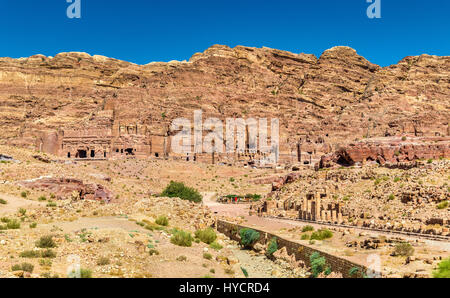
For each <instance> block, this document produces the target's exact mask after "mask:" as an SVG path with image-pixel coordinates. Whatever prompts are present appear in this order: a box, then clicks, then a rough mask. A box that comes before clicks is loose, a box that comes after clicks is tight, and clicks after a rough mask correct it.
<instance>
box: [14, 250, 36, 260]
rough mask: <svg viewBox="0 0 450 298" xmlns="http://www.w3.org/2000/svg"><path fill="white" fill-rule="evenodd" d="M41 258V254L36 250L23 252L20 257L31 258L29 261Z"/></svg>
mask: <svg viewBox="0 0 450 298" xmlns="http://www.w3.org/2000/svg"><path fill="white" fill-rule="evenodd" d="M40 256H41V252H39V251H36V250H26V251H23V252H21V253H20V254H19V257H21V258H29V259H32V258H39V257H40Z"/></svg>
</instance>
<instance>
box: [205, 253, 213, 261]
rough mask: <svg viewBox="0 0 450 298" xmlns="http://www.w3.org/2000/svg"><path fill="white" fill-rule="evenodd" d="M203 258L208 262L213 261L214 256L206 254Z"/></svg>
mask: <svg viewBox="0 0 450 298" xmlns="http://www.w3.org/2000/svg"><path fill="white" fill-rule="evenodd" d="M203 258H204V259H206V260H211V259H212V254H210V253H207V252H205V253H204V254H203Z"/></svg>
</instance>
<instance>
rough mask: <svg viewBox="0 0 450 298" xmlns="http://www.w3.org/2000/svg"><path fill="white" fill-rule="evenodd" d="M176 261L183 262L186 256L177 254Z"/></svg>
mask: <svg viewBox="0 0 450 298" xmlns="http://www.w3.org/2000/svg"><path fill="white" fill-rule="evenodd" d="M177 261H179V262H185V261H187V257H186V256H179V257H178V258H177Z"/></svg>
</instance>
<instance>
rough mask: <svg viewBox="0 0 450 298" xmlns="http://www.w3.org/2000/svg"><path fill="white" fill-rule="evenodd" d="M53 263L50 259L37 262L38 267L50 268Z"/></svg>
mask: <svg viewBox="0 0 450 298" xmlns="http://www.w3.org/2000/svg"><path fill="white" fill-rule="evenodd" d="M52 264H53V262H52V260H50V259H41V260H39V265H41V266H42V267H50V266H52Z"/></svg>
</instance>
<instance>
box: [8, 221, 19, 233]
mask: <svg viewBox="0 0 450 298" xmlns="http://www.w3.org/2000/svg"><path fill="white" fill-rule="evenodd" d="M6 228H7V229H9V230H17V229H20V222H19V221H18V220H17V219H12V220H10V221H9V222H8V223H7V224H6Z"/></svg>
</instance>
